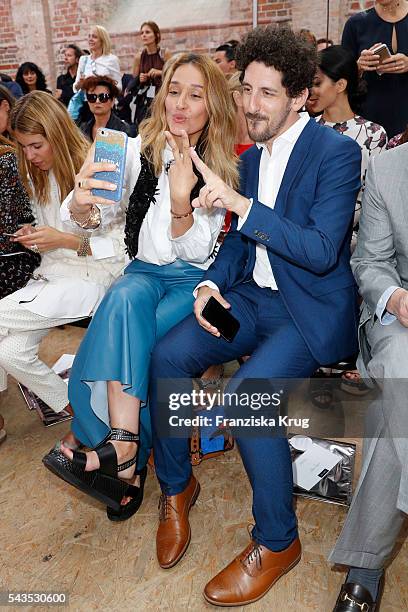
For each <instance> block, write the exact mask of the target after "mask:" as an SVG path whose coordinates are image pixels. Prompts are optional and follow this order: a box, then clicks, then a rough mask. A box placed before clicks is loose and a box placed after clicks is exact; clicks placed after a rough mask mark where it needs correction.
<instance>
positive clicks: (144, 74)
mask: <svg viewBox="0 0 408 612" xmlns="http://www.w3.org/2000/svg"><path fill="white" fill-rule="evenodd" d="M148 80H149V73H148V72H140V73H139V82H140V83H147V81H148Z"/></svg>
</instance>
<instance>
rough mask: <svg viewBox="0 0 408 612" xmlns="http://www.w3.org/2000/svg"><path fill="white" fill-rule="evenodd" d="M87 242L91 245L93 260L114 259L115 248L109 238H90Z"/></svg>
mask: <svg viewBox="0 0 408 612" xmlns="http://www.w3.org/2000/svg"><path fill="white" fill-rule="evenodd" d="M89 242H90V245H91V250H92V257H93V258H94V259H107V258H108V257H115V255H116V253H115V247H114V245H113V240H112V239H111V238H106V237H103V236H92V238H91V239H90V241H89Z"/></svg>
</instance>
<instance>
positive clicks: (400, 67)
mask: <svg viewBox="0 0 408 612" xmlns="http://www.w3.org/2000/svg"><path fill="white" fill-rule="evenodd" d="M380 43H382V44H384V45H386V46H387V48H388V51H389V54H390V56H389V57H388V58H387V59H384V60H383V59H382V58H386V56H387V54H388V53H387V50H385V53H384V51H383V53H384V54H383V53H381V55H379V54H377V53H376V52H375V49H376V48H378V46H379V44H380ZM341 44H342V46H343V47H345V48H346V49H348V50H349V51H351V52H352V54H353V56H354V59H355V60H356V61H357V62H358V67H359V69H360V72H361V74H362V75H363V78H364V79H365V81H366V82H367V90H368V93H367V98H366V100H365V101H364V104H363V107H362V109H361V114H362V115H363V117H365V118H366V119H368V120H370V121H374V122H375V123H379V124H380V125H382V126H383V127H384V128H385V130H386V132H387V136H388V138H392V137H393V136H395V134H398V133H399V132H402V131H403V130H404V129H405V126H406V124H407V123H408V104H407V103H406V100H407V98H408V2H407V0H376V2H375V4H374V6H373V7H372V8H370V9H368V10H366V11H362V12H361V13H355V14H354V15H352V16H351V17H350V18H349V19H348V20H347V22H346V24H345V26H344V31H343V36H342V40H341Z"/></svg>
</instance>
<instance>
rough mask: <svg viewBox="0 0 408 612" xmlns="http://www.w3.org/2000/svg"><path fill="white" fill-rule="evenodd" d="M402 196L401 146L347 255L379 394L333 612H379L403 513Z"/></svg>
mask: <svg viewBox="0 0 408 612" xmlns="http://www.w3.org/2000/svg"><path fill="white" fill-rule="evenodd" d="M407 193H408V144H404V145H402V146H400V147H397V148H395V149H393V150H391V151H387V152H386V153H384V155H380V156H379V157H377V156H376V157H374V158H373V159H372V160H371V162H370V166H369V169H368V173H367V182H366V189H365V192H364V197H363V207H362V213H361V220H360V229H359V234H358V241H357V247H356V250H355V251H354V253H353V257H352V259H351V267H352V270H353V273H354V276H355V279H356V281H357V284H358V287H359V290H360V294H361V296H362V298H363V300H364V302H363V307H362V310H361V317H360V334H359V340H360V356H359V359H358V362H357V365H358V368H359V371H360V372H361V375H362V376H363V377H364V378H367V379H368V378H371V379H372V380H373V381H376V382H377V384H378V385H379V386H380V387H381V392H382V397H381V396H380V398H379V399H377V400H375V401H374V402H372V404H371V405H370V406H369V408H368V410H369V412H368V418H367V420H366V424H367V427H368V428H369V430H367V431H366V433H365V439H364V447H363V465H362V469H361V475H360V479H359V482H358V484H357V488H356V491H355V493H354V497H353V500H352V503H351V506H350V509H349V511H348V514H347V518H346V521H345V523H344V527H343V530H342V532H341V534H340V537H339V539H338V540H337V543H336V546H335V548H334V550H333V552H332V553H331V556H330V561H331V562H332V563H338V564H341V565H347V566H349V568H350V569H349V572H348V574H347V578H346V581H345V584H343V586H342V588H341V592H340V595H339V597H338V599H337V603H336V605H335V608H334V612H356V611H358V610H366V611H367V612H374V610H380V599H381V595H382V586H383V585H382V583H383V581H384V567H385V565H387V564H388V562H389V560H390V558H391V557H392V556H393V553H394V554H395V552H396V541H397V538H398V535H399V532H400V530H401V527H402V526H403V524H404V521H405V520H406V517H407V514H408V411H407V399H406V398H407V381H408V359H407V346H408V280H407V279H408V263H407V262H408V240H407V237H408V218H407ZM394 580H395V579H394ZM397 584H398V583H397ZM392 588H396V584H395V582H394V583H393V584H390V587H389V589H390V590H391V589H392ZM394 601H395V600H394ZM389 609H390V610H391V609H392V608H391V607H390V608H389ZM395 609H396V608H395Z"/></svg>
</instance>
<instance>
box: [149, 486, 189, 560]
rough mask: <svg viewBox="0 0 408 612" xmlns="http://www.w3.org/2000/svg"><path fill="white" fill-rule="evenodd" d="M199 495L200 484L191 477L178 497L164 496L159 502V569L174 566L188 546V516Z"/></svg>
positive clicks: (157, 537) (157, 543)
mask: <svg viewBox="0 0 408 612" xmlns="http://www.w3.org/2000/svg"><path fill="white" fill-rule="evenodd" d="M199 493H200V484H199V483H198V482H197V480H196V479H195V478H194V476H191V478H190V482H189V483H188V486H187V488H186V489H184V491H183V492H182V493H179V494H178V495H171V496H169V495H164V493H163V494H162V495H161V497H160V502H159V510H160V514H159V521H160V522H159V528H158V530H157V536H156V550H157V559H158V561H159V565H160V567H162V568H163V569H168V568H170V567H173V565H176V563H178V562H179V561H180V559H181V557H182V556H183V555H184V553H185V552H186V550H187V547H188V545H189V544H190V539H191V528H190V523H189V521H188V514H189V511H190V508H191V506H193V505H194V504H195V502H196V499H197V497H198V494H199Z"/></svg>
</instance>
